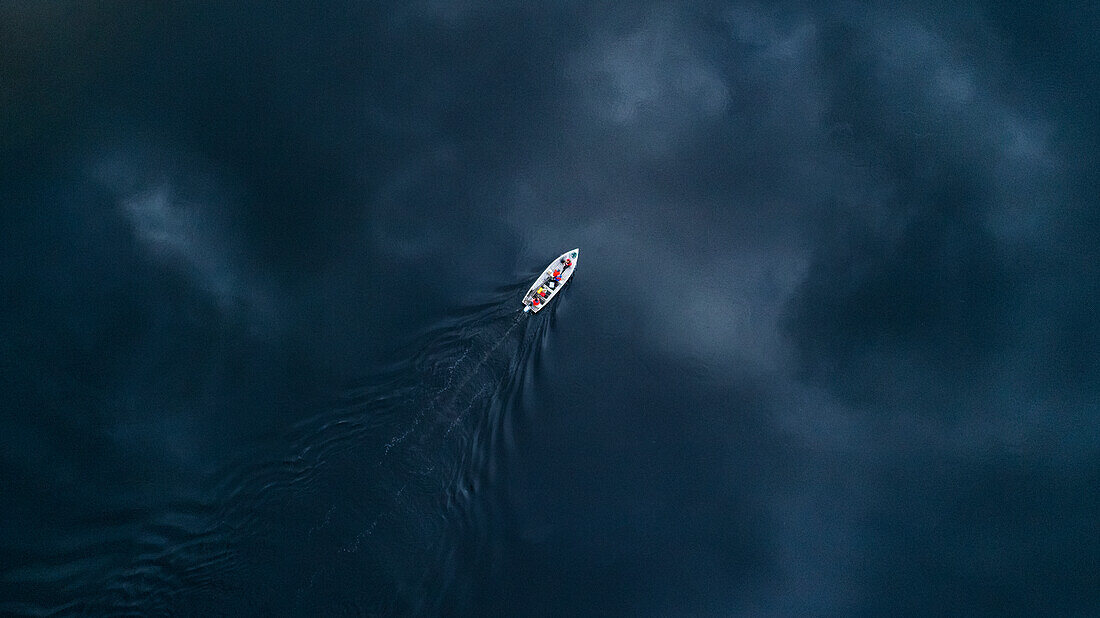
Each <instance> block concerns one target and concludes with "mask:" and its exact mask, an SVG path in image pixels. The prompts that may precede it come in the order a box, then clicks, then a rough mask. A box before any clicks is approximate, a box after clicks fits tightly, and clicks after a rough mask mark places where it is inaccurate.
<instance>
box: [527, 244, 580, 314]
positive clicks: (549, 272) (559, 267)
mask: <svg viewBox="0 0 1100 618" xmlns="http://www.w3.org/2000/svg"><path fill="white" fill-rule="evenodd" d="M580 252H581V250H580V249H573V250H572V251H566V252H565V253H563V254H561V255H559V256H558V257H557V258H555V259H554V261H553V262H550V265H549V266H547V267H546V269H545V270H543V271H542V274H540V275H539V277H538V279H535V283H534V284H532V285H531V289H529V290H527V293H526V294H524V295H523V310H524V311H531V312H534V313H538V312H539V311H542V308H543V307H545V306H546V305H547V304H549V303H550V301H551V300H553V299H554V297H555V296H557V295H558V292H560V291H561V289H562V288H563V287H565V284H566V283H568V282H569V279H570V278H571V277H572V276H573V272H574V271H576V270H577V258H578V257H579V256H580ZM567 262H568V264H567ZM554 271H558V276H557V277H555V276H554ZM536 299H537V300H538V303H536V302H535V300H536Z"/></svg>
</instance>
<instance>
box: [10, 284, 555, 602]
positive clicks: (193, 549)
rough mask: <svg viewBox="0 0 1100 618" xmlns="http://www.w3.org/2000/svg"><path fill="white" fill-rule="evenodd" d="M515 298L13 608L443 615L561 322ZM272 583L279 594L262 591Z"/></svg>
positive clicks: (424, 347) (60, 568)
mask: <svg viewBox="0 0 1100 618" xmlns="http://www.w3.org/2000/svg"><path fill="white" fill-rule="evenodd" d="M521 289H522V288H521ZM515 296H516V290H514V289H512V288H509V289H507V290H501V291H500V292H499V298H494V299H493V300H492V302H488V303H486V304H484V305H482V306H479V307H472V308H470V309H468V310H467V311H466V312H465V313H464V314H463V315H459V316H457V317H450V318H448V320H447V321H446V322H445V323H443V324H440V325H439V326H438V327H437V328H435V329H434V330H433V331H431V332H429V333H427V334H425V335H424V336H423V337H421V338H420V339H418V340H417V342H416V343H415V344H414V346H412V349H415V350H416V352H415V354H411V358H410V359H409V360H408V361H407V362H405V363H401V364H400V365H395V366H393V367H391V368H390V369H389V370H388V371H386V372H385V373H383V374H382V375H378V376H374V377H372V378H371V379H369V380H364V381H363V383H361V384H356V385H351V386H349V387H347V388H345V389H343V390H342V391H341V392H339V393H338V394H337V395H336V396H334V397H333V404H332V405H331V406H329V407H328V408H327V409H325V410H324V411H323V412H321V413H319V414H317V415H315V416H313V417H311V418H309V419H308V420H305V421H303V422H301V423H299V424H298V425H296V426H295V427H294V428H293V430H292V431H290V432H289V435H287V434H285V433H284V435H282V436H278V437H276V438H273V439H271V440H270V441H268V442H266V443H264V444H261V445H259V446H257V447H256V448H254V449H252V450H250V451H249V452H247V453H244V454H242V456H241V462H242V463H241V464H240V465H237V466H235V467H233V469H232V470H231V471H229V472H228V473H226V474H223V475H221V476H220V477H219V480H218V481H217V482H215V483H213V484H211V486H210V487H209V488H208V490H206V491H205V492H203V495H202V497H201V498H200V499H197V500H195V501H193V502H190V503H187V504H182V503H175V504H170V505H166V506H165V507H164V508H163V509H160V510H159V511H157V512H146V513H140V514H132V515H131V518H132V520H133V521H131V522H130V525H129V526H128V527H126V528H125V529H124V531H123V532H122V533H121V534H122V535H123V536H126V537H134V539H140V540H132V541H129V542H127V543H124V544H122V545H121V546H120V547H119V548H114V549H115V551H116V554H115V555H113V556H109V557H108V558H105V559H104V561H102V562H94V561H93V562H89V561H88V560H87V559H86V558H78V557H77V556H78V555H79V556H86V555H88V554H95V553H96V550H95V548H89V547H83V548H80V550H79V551H74V552H73V553H72V554H71V556H70V557H68V558H66V557H64V556H58V557H55V558H54V559H53V560H54V562H55V563H57V564H54V565H52V566H51V568H50V572H51V573H52V575H51V577H53V578H55V580H57V581H52V582H47V585H51V586H56V587H57V589H58V590H60V591H63V594H64V595H65V596H67V597H68V598H69V599H70V601H68V602H66V603H64V604H63V605H53V606H45V605H36V604H31V603H25V604H17V605H12V604H8V605H6V606H0V608H2V609H4V611H11V612H12V613H16V614H38V615H41V614H53V613H65V612H83V613H92V614H98V613H112V614H114V613H127V612H132V613H135V614H149V613H157V612H168V611H179V610H180V609H181V608H184V611H185V613H189V612H191V611H194V612H198V613H202V612H208V611H214V610H217V611H219V612H228V613H245V612H247V613H253V612H255V611H256V610H257V609H259V610H260V611H261V612H262V611H264V610H270V611H277V612H280V613H283V612H286V611H288V610H297V611H306V610H307V609H309V610H310V611H314V612H315V611H317V608H319V607H329V608H333V609H334V610H335V611H342V612H346V611H351V612H355V613H376V612H391V611H396V612H400V613H408V612H423V611H430V608H431V607H433V606H436V607H437V606H438V603H439V594H441V591H445V590H446V588H447V577H448V576H447V575H445V574H444V575H441V574H440V572H441V570H440V568H439V567H440V565H442V564H443V563H445V562H446V561H447V560H448V556H451V555H452V554H453V541H452V539H453V538H455V536H456V531H459V530H468V529H469V528H470V527H473V528H483V527H484V525H485V524H484V521H483V520H484V518H485V517H487V516H488V515H487V513H486V510H485V509H483V508H481V507H480V506H479V505H478V504H477V500H476V497H477V492H478V489H479V487H481V486H483V485H485V484H486V483H491V482H492V480H493V478H494V477H495V475H496V473H497V472H496V466H497V465H498V462H499V461H500V460H501V458H502V457H507V452H508V450H509V449H510V445H511V444H512V443H513V440H512V438H511V435H510V429H508V423H507V422H506V420H505V419H506V414H505V411H506V410H507V409H509V406H510V402H511V401H513V400H514V398H515V397H516V396H517V391H518V390H522V388H523V386H522V383H523V379H524V375H525V374H526V373H527V372H528V370H529V368H530V357H531V355H530V351H531V349H532V347H533V346H534V345H536V344H537V343H538V341H539V339H540V333H541V332H543V331H544V329H545V328H546V323H547V322H546V321H545V320H541V319H539V320H535V321H534V322H531V321H530V320H529V317H530V316H529V315H527V314H524V313H520V312H518V311H517V310H516V309H515V308H514V307H512V306H511V302H510V301H513V300H514V298H515ZM506 307H508V308H506ZM521 327H522V328H521ZM517 333H521V335H520V336H516V335H517ZM109 551H110V550H109V549H108V548H103V552H108V553H109ZM284 556H286V558H284ZM291 556H293V557H294V558H293V561H292V560H291V558H289V557H291ZM57 573H67V574H66V575H64V576H59V575H57ZM257 573H262V575H261V576H257ZM34 577H35V575H34V573H29V574H27V576H26V578H27V579H34ZM257 580H259V581H270V582H272V584H271V587H270V588H266V589H263V590H255V589H250V588H249V587H248V584H247V582H255V581H257ZM28 583H32V582H28ZM39 583H41V582H39Z"/></svg>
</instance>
